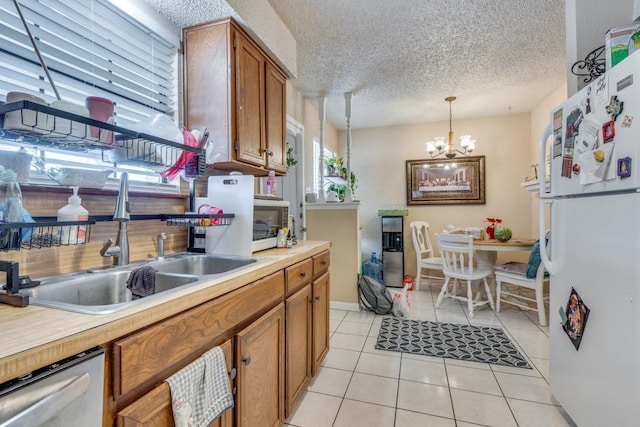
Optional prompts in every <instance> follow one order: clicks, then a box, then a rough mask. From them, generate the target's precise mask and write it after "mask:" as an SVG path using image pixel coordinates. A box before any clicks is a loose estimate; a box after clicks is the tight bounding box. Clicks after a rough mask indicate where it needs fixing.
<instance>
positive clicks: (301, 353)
mask: <svg viewBox="0 0 640 427" xmlns="http://www.w3.org/2000/svg"><path fill="white" fill-rule="evenodd" d="M311 307H312V305H311V284H310V283H309V284H307V285H306V286H305V287H303V288H302V289H300V290H299V291H298V292H296V293H295V294H293V295H291V296H290V297H289V298H287V299H286V301H285V309H286V350H285V355H286V360H285V366H286V400H285V416H286V417H289V416H290V415H291V412H292V410H293V408H294V406H295V403H296V402H297V400H298V398H299V397H300V396H301V395H302V393H304V391H305V389H306V387H307V384H308V383H309V380H310V379H311V333H312V330H311V319H312V317H311V312H312V309H311Z"/></svg>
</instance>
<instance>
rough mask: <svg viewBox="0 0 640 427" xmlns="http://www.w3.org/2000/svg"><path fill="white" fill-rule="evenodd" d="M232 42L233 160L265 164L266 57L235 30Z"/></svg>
mask: <svg viewBox="0 0 640 427" xmlns="http://www.w3.org/2000/svg"><path fill="white" fill-rule="evenodd" d="M235 41H236V43H235V58H236V63H235V67H236V69H235V74H236V89H235V90H236V129H237V145H236V147H235V149H236V160H241V161H244V162H247V163H251V164H254V165H257V166H265V165H266V156H265V148H266V147H265V127H264V123H265V115H264V93H265V92H264V70H265V68H264V66H265V57H264V55H262V53H261V52H260V51H259V50H258V49H257V48H256V47H255V46H254V45H253V43H251V42H250V41H249V40H247V39H246V38H245V37H244V36H243V35H242V34H240V33H238V32H235ZM211 101H212V102H216V100H211ZM218 101H222V100H218Z"/></svg>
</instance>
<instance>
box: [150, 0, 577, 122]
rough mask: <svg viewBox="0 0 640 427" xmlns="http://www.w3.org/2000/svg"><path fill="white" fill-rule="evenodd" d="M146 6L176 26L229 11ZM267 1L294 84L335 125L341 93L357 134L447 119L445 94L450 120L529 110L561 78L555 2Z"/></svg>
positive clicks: (187, 4)
mask: <svg viewBox="0 0 640 427" xmlns="http://www.w3.org/2000/svg"><path fill="white" fill-rule="evenodd" d="M147 2H148V3H150V4H152V5H153V6H154V7H156V8H157V9H158V10H159V11H160V12H161V13H162V14H164V15H165V16H167V17H168V18H169V19H170V20H172V21H173V22H176V23H177V24H178V25H179V26H185V25H189V24H193V23H196V22H201V21H205V20H208V19H213V18H216V17H219V16H222V15H220V13H226V12H228V9H227V7H226V6H224V5H225V4H226V3H225V2H224V1H222V0H201V1H198V0H189V1H183V2H174V1H163V0H147ZM268 2H269V3H270V4H271V6H272V7H273V9H274V10H275V11H276V13H277V14H278V15H279V16H280V19H281V20H282V21H283V22H284V24H285V25H286V26H287V27H288V28H289V31H290V32H291V34H292V35H293V37H294V39H295V41H296V47H297V76H296V77H295V78H294V79H293V80H292V84H293V86H294V87H296V88H297V89H298V90H300V92H301V93H302V94H303V95H304V96H305V97H309V98H315V97H317V96H318V95H321V94H324V95H326V96H327V119H328V120H329V121H331V123H333V124H334V125H335V126H337V127H339V128H344V125H345V118H344V96H343V94H344V92H349V91H352V92H353V93H354V96H353V102H352V126H353V128H363V127H375V126H390V125H402V124H409V123H421V122H430V121H439V120H446V119H448V114H449V112H448V106H447V103H446V102H445V101H444V98H446V97H447V96H450V95H453V96H457V98H458V99H457V101H456V102H455V103H454V104H453V118H454V122H455V119H456V118H470V117H482V116H490V115H500V114H510V113H522V112H529V111H531V109H532V108H533V107H534V106H535V105H536V104H537V103H539V102H540V101H542V100H543V99H544V98H545V97H546V96H548V95H549V94H550V93H551V92H553V91H554V90H556V89H557V88H558V87H560V86H561V85H562V84H563V83H565V81H566V68H565V18H564V1H562V0H533V1H532V0H402V1H400V0H357V1H356V0H268ZM163 4H164V5H165V6H166V7H164V8H163V7H162V5H163ZM178 4H180V6H178ZM221 4H222V6H221ZM226 14H227V15H228V14H229V13H226Z"/></svg>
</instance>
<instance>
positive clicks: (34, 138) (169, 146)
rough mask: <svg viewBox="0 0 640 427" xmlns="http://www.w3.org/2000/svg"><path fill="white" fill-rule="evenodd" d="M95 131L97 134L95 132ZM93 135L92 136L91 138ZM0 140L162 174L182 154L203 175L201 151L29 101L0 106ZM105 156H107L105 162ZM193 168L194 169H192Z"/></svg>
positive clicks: (202, 151)
mask: <svg viewBox="0 0 640 427" xmlns="http://www.w3.org/2000/svg"><path fill="white" fill-rule="evenodd" d="M96 131H97V132H96ZM92 132H93V134H92ZM0 138H2V139H5V140H13V141H15V142H17V143H19V144H21V145H34V146H40V147H52V148H57V149H62V150H68V151H76V152H87V151H91V150H102V152H103V160H105V161H106V162H112V163H122V164H134V165H139V166H143V167H146V168H150V169H154V170H164V169H167V167H170V166H172V165H174V164H176V163H177V162H178V160H179V159H180V157H181V156H182V155H183V153H184V152H190V153H194V154H195V155H196V156H194V158H195V159H196V162H197V165H196V166H195V167H194V169H195V170H197V171H202V172H204V166H205V165H204V154H203V153H204V150H203V149H202V148H199V147H191V146H187V145H183V144H179V143H177V142H174V141H169V140H167V139H163V138H159V137H157V136H153V135H149V134H145V133H138V132H135V131H133V130H130V129H126V128H123V127H120V126H115V125H112V124H109V123H105V122H101V121H98V120H93V119H90V118H88V117H84V116H80V115H77V114H73V113H69V112H67V111H63V110H59V109H56V108H52V107H49V106H47V105H42V104H37V103H34V102H30V101H19V102H12V103H9V104H3V105H0ZM105 153H109V158H106V156H105ZM191 166H192V167H193V165H191Z"/></svg>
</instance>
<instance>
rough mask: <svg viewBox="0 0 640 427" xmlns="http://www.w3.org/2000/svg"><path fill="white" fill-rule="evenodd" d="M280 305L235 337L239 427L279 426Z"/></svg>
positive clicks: (281, 374)
mask: <svg viewBox="0 0 640 427" xmlns="http://www.w3.org/2000/svg"><path fill="white" fill-rule="evenodd" d="M283 357H284V304H283V303H280V304H278V305H277V306H276V307H275V308H274V309H272V310H271V311H269V312H268V313H267V314H265V315H263V316H262V317H260V318H259V319H258V320H256V321H255V322H253V323H252V324H251V325H249V326H248V327H247V328H245V329H243V330H242V331H240V332H238V334H236V361H237V370H238V378H237V383H236V384H237V396H236V417H237V418H236V422H237V425H238V426H239V427H255V426H265V427H267V426H269V427H271V426H279V425H280V421H281V420H284V359H283Z"/></svg>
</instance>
